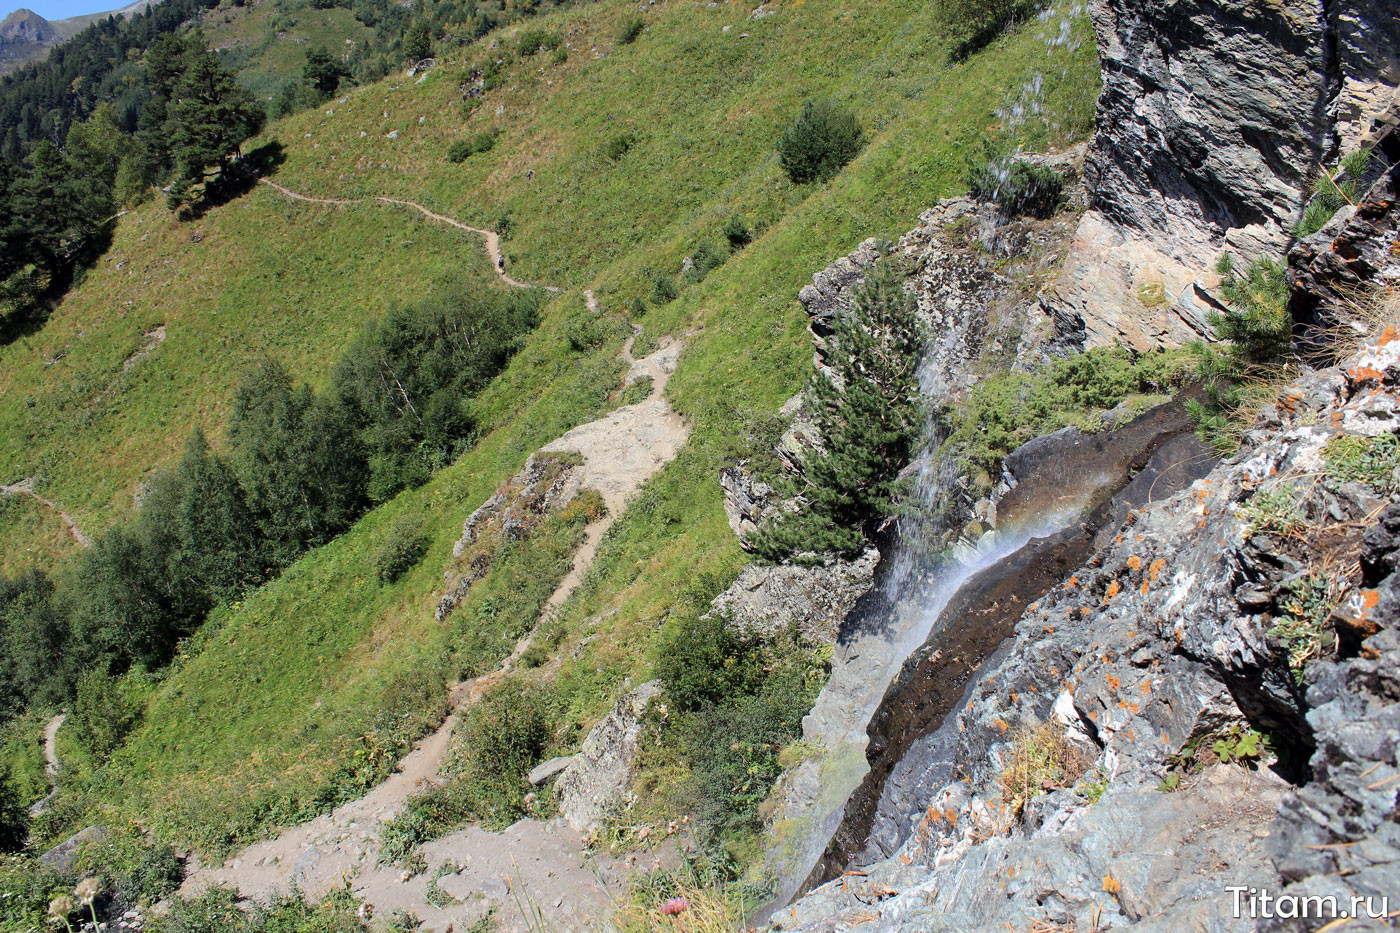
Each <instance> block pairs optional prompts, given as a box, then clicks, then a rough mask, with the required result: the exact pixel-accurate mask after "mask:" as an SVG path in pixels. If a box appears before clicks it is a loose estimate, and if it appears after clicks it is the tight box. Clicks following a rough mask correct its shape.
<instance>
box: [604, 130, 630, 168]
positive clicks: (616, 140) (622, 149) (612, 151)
mask: <svg viewBox="0 0 1400 933" xmlns="http://www.w3.org/2000/svg"><path fill="white" fill-rule="evenodd" d="M636 144H637V134H636V133H618V134H617V135H616V136H613V137H610V138H609V139H608V141H607V142H605V143H603V155H604V156H605V157H606V158H607V159H608V161H610V162H616V161H617V160H618V159H621V158H622V157H623V156H625V155H627V153H628V152H630V151H632V147H633V146H635V145H636Z"/></svg>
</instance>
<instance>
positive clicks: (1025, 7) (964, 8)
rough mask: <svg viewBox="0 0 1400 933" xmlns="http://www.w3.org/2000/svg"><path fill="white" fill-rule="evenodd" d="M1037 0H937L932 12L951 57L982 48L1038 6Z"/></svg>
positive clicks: (1030, 13) (1026, 17) (965, 54)
mask: <svg viewBox="0 0 1400 933" xmlns="http://www.w3.org/2000/svg"><path fill="white" fill-rule="evenodd" d="M1040 7H1041V4H1040V2H1038V0H937V2H936V3H935V4H934V15H935V17H936V19H937V21H938V24H939V26H941V27H942V28H943V31H944V35H945V36H946V37H947V39H948V43H949V51H950V53H951V54H952V56H953V58H954V59H958V60H961V59H965V58H967V57H968V56H969V55H971V54H972V53H974V52H977V51H980V50H982V49H984V48H986V47H987V46H988V45H990V44H991V43H992V41H993V40H995V39H996V38H997V37H998V36H1000V35H1001V34H1002V33H1003V32H1005V31H1006V30H1007V29H1009V28H1010V27H1011V26H1012V25H1014V24H1015V23H1017V22H1019V21H1021V20H1024V19H1028V18H1029V17H1031V16H1033V15H1035V13H1036V12H1037V11H1038V10H1039V9H1040Z"/></svg>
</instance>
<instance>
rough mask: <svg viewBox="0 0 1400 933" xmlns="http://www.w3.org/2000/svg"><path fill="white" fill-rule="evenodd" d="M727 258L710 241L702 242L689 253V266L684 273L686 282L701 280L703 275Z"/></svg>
mask: <svg viewBox="0 0 1400 933" xmlns="http://www.w3.org/2000/svg"><path fill="white" fill-rule="evenodd" d="M727 258H728V257H727V256H725V254H724V253H723V252H721V251H720V250H719V249H717V248H715V247H714V246H712V245H711V244H710V243H708V242H702V243H701V244H700V245H699V246H697V247H696V248H695V252H694V253H691V255H690V268H689V269H688V270H686V273H685V280H686V282H688V283H691V284H693V283H695V282H699V281H702V280H703V279H704V278H705V276H707V275H709V274H710V273H711V272H713V271H714V270H716V269H718V268H719V267H720V266H722V265H724V261H725V259H727Z"/></svg>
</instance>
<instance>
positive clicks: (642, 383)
mask: <svg viewBox="0 0 1400 933" xmlns="http://www.w3.org/2000/svg"><path fill="white" fill-rule="evenodd" d="M651 387H652V380H651V377H650V376H643V377H641V378H640V379H633V380H632V381H631V382H629V383H627V385H626V386H625V387H624V388H623V390H622V404H624V405H636V404H637V403H638V402H642V401H644V400H645V399H646V397H647V396H648V395H651Z"/></svg>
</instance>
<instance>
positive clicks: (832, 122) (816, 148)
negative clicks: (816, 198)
mask: <svg viewBox="0 0 1400 933" xmlns="http://www.w3.org/2000/svg"><path fill="white" fill-rule="evenodd" d="M862 145H864V133H863V132H862V130H861V128H860V121H859V120H857V119H856V116H855V114H853V113H850V112H849V111H846V110H842V109H841V108H840V107H839V106H837V105H836V104H835V103H834V102H833V101H829V100H822V101H810V100H809V101H807V102H806V103H805V104H803V105H802V113H801V114H799V115H798V117H797V119H796V120H794V121H793V122H792V124H791V125H789V126H788V128H787V129H785V130H783V134H782V136H780V137H778V143H777V149H778V158H779V161H780V162H781V163H782V166H783V170H784V171H785V172H787V173H788V177H789V178H791V179H792V181H793V183H794V184H799V185H803V184H806V183H807V182H811V181H827V180H829V179H831V178H832V177H833V176H835V175H836V173H837V172H839V171H841V169H842V168H844V167H845V165H846V163H847V162H850V161H851V160H852V159H854V158H855V157H856V154H857V153H858V152H860V149H861V146H862Z"/></svg>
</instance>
